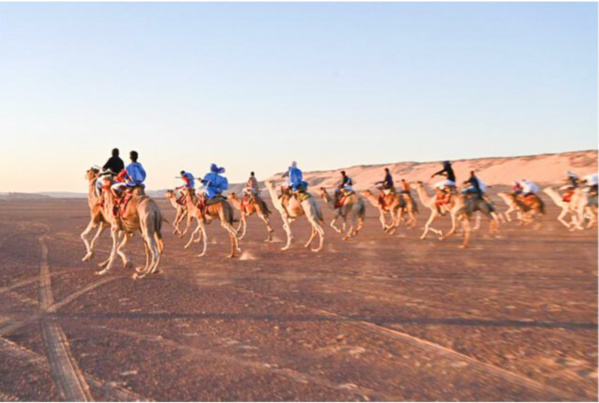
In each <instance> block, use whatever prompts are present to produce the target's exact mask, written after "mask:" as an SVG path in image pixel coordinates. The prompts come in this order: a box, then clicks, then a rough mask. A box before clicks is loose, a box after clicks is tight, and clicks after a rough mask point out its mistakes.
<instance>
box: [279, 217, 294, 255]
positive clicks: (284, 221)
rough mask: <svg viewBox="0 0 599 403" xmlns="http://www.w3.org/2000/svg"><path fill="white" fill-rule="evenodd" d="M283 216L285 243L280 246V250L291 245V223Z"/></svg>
mask: <svg viewBox="0 0 599 403" xmlns="http://www.w3.org/2000/svg"><path fill="white" fill-rule="evenodd" d="M282 218H283V229H284V230H285V233H286V234H287V244H285V246H283V247H282V248H281V250H287V249H289V247H290V246H291V242H292V241H293V234H292V233H291V225H290V224H289V223H288V222H287V218H286V217H285V216H283V217H282Z"/></svg>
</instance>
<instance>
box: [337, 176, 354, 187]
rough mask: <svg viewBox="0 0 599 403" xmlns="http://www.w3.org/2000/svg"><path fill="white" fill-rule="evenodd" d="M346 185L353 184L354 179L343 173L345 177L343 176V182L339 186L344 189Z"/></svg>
mask: <svg viewBox="0 0 599 403" xmlns="http://www.w3.org/2000/svg"><path fill="white" fill-rule="evenodd" d="M345 185H347V186H351V185H352V180H351V178H350V177H349V176H347V175H343V177H342V178H341V183H340V184H339V186H338V188H339V189H343V188H344V187H345Z"/></svg>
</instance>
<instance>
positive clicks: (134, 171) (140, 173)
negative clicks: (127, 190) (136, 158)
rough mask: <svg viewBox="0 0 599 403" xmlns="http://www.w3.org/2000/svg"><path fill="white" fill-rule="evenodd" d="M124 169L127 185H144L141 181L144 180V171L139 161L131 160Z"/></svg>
mask: <svg viewBox="0 0 599 403" xmlns="http://www.w3.org/2000/svg"><path fill="white" fill-rule="evenodd" d="M125 170H126V171H127V182H126V185H127V186H130V187H134V186H141V187H144V186H145V185H144V184H143V182H144V181H145V180H146V171H145V170H144V167H143V166H141V164H140V163H139V162H132V163H131V164H129V165H127V168H125Z"/></svg>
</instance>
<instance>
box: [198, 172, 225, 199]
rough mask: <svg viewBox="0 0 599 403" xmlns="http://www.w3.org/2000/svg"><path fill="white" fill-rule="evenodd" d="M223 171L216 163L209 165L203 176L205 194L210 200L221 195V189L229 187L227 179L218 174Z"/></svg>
mask: <svg viewBox="0 0 599 403" xmlns="http://www.w3.org/2000/svg"><path fill="white" fill-rule="evenodd" d="M224 172H225V168H222V167H220V168H219V167H218V166H217V165H216V164H212V165H210V172H209V173H207V174H206V175H205V176H204V179H202V182H203V183H204V186H205V191H204V192H205V195H206V197H207V198H208V200H212V199H214V198H215V197H217V196H221V197H222V194H221V193H222V192H223V190H227V189H228V188H229V181H228V180H227V178H225V177H224V176H222V175H220V174H222V173H224Z"/></svg>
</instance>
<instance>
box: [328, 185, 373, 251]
mask: <svg viewBox="0 0 599 403" xmlns="http://www.w3.org/2000/svg"><path fill="white" fill-rule="evenodd" d="M320 197H322V199H323V200H324V201H325V202H326V203H327V204H328V205H329V206H330V207H331V208H332V209H333V210H335V217H334V218H333V221H331V224H330V226H331V227H332V228H333V229H334V230H335V231H337V232H338V233H341V232H342V230H341V229H339V228H337V227H336V226H335V223H336V222H337V219H338V218H339V217H341V218H342V219H343V230H345V228H346V222H347V218H348V216H349V218H350V220H351V225H350V228H349V230H348V231H347V233H346V234H345V235H344V236H343V240H344V241H346V240H348V239H349V238H351V237H352V236H355V235H358V232H359V231H360V230H361V229H362V227H363V226H364V217H365V216H366V205H365V204H364V200H362V198H360V197H358V195H357V194H356V193H352V194H351V195H349V196H347V197H346V198H345V199H344V200H343V205H342V206H341V207H338V208H336V206H335V200H333V198H332V197H331V196H330V195H329V194H328V193H327V190H326V189H325V188H323V187H321V188H320Z"/></svg>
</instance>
